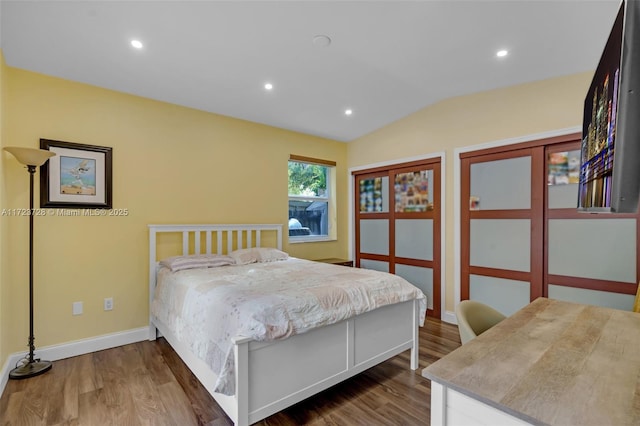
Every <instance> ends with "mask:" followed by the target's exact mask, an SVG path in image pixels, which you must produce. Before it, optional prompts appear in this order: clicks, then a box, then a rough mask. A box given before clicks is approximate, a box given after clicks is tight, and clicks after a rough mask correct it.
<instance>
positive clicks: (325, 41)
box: [313, 34, 331, 47]
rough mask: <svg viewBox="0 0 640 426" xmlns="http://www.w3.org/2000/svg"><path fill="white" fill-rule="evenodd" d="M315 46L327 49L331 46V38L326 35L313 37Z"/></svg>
mask: <svg viewBox="0 0 640 426" xmlns="http://www.w3.org/2000/svg"><path fill="white" fill-rule="evenodd" d="M313 44H315V45H316V46H318V47H327V46H329V45H330V44H331V38H330V37H329V36H327V35H324V34H319V35H317V36H314V37H313Z"/></svg>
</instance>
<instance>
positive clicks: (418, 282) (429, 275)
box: [396, 264, 440, 309]
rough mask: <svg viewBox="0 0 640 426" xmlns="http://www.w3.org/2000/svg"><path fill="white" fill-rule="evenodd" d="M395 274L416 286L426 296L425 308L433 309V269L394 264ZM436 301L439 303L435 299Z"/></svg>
mask: <svg viewBox="0 0 640 426" xmlns="http://www.w3.org/2000/svg"><path fill="white" fill-rule="evenodd" d="M396 275H399V276H401V277H402V278H404V279H405V280H407V281H409V282H410V283H411V284H413V285H414V286H416V287H418V288H419V289H420V290H422V292H423V293H424V294H425V295H426V296H427V308H429V309H433V304H434V296H433V269H431V268H422V267H419V266H411V265H402V264H396ZM436 303H440V301H437V302H436Z"/></svg>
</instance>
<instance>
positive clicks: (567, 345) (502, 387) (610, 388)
mask: <svg viewBox="0 0 640 426" xmlns="http://www.w3.org/2000/svg"><path fill="white" fill-rule="evenodd" d="M422 375H423V376H424V377H427V378H428V379H431V380H433V381H435V382H438V383H441V384H442V385H445V386H448V387H450V388H452V389H454V390H457V391H458V392H461V393H464V394H466V395H468V396H470V397H472V398H475V399H477V400H479V401H482V402H484V403H486V404H488V405H491V406H493V407H495V408H498V409H500V410H502V411H505V412H507V413H509V414H511V415H513V416H515V417H518V418H520V419H522V420H525V421H527V422H530V423H533V424H550V425H616V426H618V425H640V314H637V313H634V312H625V311H619V310H615V309H608V308H601V307H596V306H589V305H580V304H575V303H568V302H561V301H558V300H550V299H546V298H539V299H537V300H535V301H534V302H532V303H531V304H529V305H527V306H525V307H524V308H522V309H521V310H520V311H518V312H516V313H515V314H513V315H512V316H510V317H509V318H507V319H505V320H504V321H502V322H501V323H499V324H498V325H496V326H495V327H493V328H491V329H490V330H488V331H487V332H485V333H483V334H481V335H480V336H478V337H477V338H475V339H473V340H471V341H470V342H468V343H467V344H465V345H462V346H461V347H460V348H458V349H456V350H455V351H453V352H451V353H450V354H449V355H447V356H445V357H443V358H442V359H440V360H439V361H437V362H435V363H433V364H432V365H430V366H429V367H427V368H425V369H424V370H423V372H422Z"/></svg>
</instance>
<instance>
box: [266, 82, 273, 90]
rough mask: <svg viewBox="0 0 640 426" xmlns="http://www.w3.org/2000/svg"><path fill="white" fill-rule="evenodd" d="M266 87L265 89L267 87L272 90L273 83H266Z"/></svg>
mask: <svg viewBox="0 0 640 426" xmlns="http://www.w3.org/2000/svg"><path fill="white" fill-rule="evenodd" d="M264 88H265V89H267V90H271V89H273V84H271V83H266V84H265V85H264Z"/></svg>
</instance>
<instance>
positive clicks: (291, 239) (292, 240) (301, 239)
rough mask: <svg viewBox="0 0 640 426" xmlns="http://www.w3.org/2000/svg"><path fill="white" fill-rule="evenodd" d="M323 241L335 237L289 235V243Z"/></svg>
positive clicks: (333, 239)
mask: <svg viewBox="0 0 640 426" xmlns="http://www.w3.org/2000/svg"><path fill="white" fill-rule="evenodd" d="M324 241H337V239H336V238H331V237H327V236H321V235H316V236H304V237H289V244H299V243H318V242H324Z"/></svg>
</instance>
